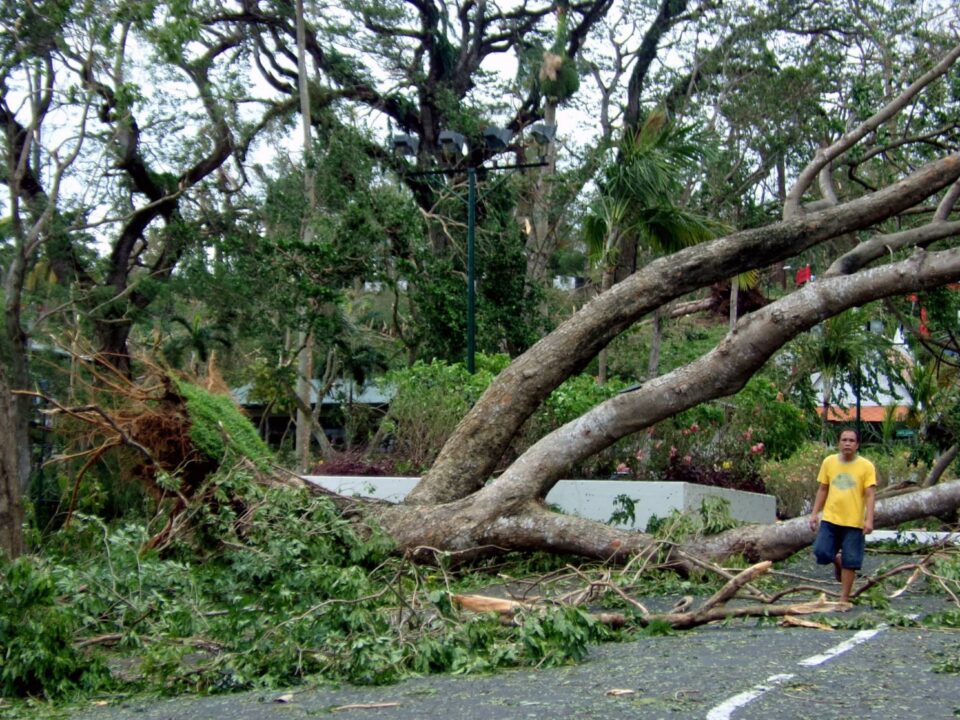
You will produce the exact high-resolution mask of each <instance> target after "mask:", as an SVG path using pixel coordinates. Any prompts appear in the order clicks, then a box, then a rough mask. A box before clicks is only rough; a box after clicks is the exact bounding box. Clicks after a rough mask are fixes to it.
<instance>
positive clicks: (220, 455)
mask: <svg viewBox="0 0 960 720" xmlns="http://www.w3.org/2000/svg"><path fill="white" fill-rule="evenodd" d="M177 392H178V393H179V394H180V395H181V396H182V397H183V398H184V400H185V401H186V405H187V412H188V413H189V414H190V422H191V425H190V440H191V441H192V442H193V444H194V446H196V448H197V449H198V450H200V451H201V452H203V453H204V454H205V455H206V456H207V457H208V458H210V459H211V460H214V461H216V462H218V463H220V464H224V463H227V464H229V463H230V462H231V461H236V460H237V459H240V458H247V459H249V460H254V461H266V460H268V459H269V458H270V457H271V451H270V449H269V448H268V447H267V445H266V443H264V442H263V440H262V439H261V438H260V435H259V434H258V433H257V429H256V428H255V427H254V426H253V425H252V424H251V423H250V421H249V420H248V419H247V418H246V417H245V416H244V415H243V413H242V412H240V409H239V408H238V407H237V405H236V404H235V403H234V402H233V399H232V398H230V397H229V396H227V395H218V394H215V393H211V392H208V391H207V390H204V389H203V388H201V387H199V386H197V385H193V384H191V383H188V382H186V381H184V380H180V381H177Z"/></svg>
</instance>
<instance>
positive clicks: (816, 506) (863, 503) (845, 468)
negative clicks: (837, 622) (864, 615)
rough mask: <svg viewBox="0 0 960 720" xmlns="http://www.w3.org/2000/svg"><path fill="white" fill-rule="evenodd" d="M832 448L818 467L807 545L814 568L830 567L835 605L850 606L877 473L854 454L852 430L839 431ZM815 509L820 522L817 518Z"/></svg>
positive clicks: (856, 439) (868, 530) (856, 441)
mask: <svg viewBox="0 0 960 720" xmlns="http://www.w3.org/2000/svg"><path fill="white" fill-rule="evenodd" d="M838 445H839V449H840V452H839V453H837V454H835V455H829V456H827V457H826V458H825V459H824V461H823V463H822V464H821V465H820V474H819V475H818V476H817V482H818V483H819V489H818V490H817V497H816V498H815V499H814V501H813V512H812V513H811V515H810V529H811V530H816V531H817V539H816V540H814V543H813V555H814V557H815V558H816V560H817V564H818V565H828V564H829V563H833V566H834V568H835V570H836V577H837V580H839V581H840V602H850V591H851V590H852V589H853V581H854V579H855V578H856V576H857V570H859V569H860V567H861V566H862V565H863V548H864V544H865V542H866V539H865V536H866V535H869V534H870V533H871V532H873V509H874V504H875V501H876V490H877V487H876V486H877V471H876V469H875V468H874V467H873V463H872V462H870V461H869V460H867V459H866V458H864V457H860V456H859V455H858V454H857V450H859V448H860V437H859V435H858V434H857V431H856V430H843V431H841V433H840V439H839V441H838ZM821 510H822V511H823V519H822V520H820V519H819V517H818V516H819V514H820V511H821ZM818 528H819V529H818Z"/></svg>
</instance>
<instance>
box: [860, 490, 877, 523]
mask: <svg viewBox="0 0 960 720" xmlns="http://www.w3.org/2000/svg"><path fill="white" fill-rule="evenodd" d="M863 502H864V505H865V506H866V512H865V513H864V518H863V534H864V535H869V534H870V533H872V532H873V508H874V505H876V504H877V487H876V485H871V486H870V487H868V488H867V489H865V490H864V491H863Z"/></svg>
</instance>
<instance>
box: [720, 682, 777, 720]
mask: <svg viewBox="0 0 960 720" xmlns="http://www.w3.org/2000/svg"><path fill="white" fill-rule="evenodd" d="M794 677H795V676H794V675H791V674H789V673H788V674H784V675H771V676H770V677H768V678H767V679H766V680H765V681H764V682H763V683H762V684H760V685H755V686H754V687H753V688H752V689H751V690H747V691H746V692H742V693H740V694H739V695H734V696H733V697H732V698H729V699H727V700H724V701H723V702H722V703H720V704H719V705H717V706H716V707H715V708H713V709H712V710H711V711H710V712H708V713H707V720H730V717H731V716H732V715H733V713H734V712H735V711H737V710H739V709H740V708H742V707H743V706H744V705H746V704H748V703H751V702H753V701H754V700H756V699H757V698H758V697H760V696H761V695H763V694H764V693H765V692H767V691H768V690H773V688H775V687H776V686H777V685H779V684H780V683H784V682H786V681H787V680H791V679H793V678H794Z"/></svg>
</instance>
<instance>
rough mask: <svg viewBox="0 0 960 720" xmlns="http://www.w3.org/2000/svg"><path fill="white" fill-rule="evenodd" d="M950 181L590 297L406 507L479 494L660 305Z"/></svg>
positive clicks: (710, 252)
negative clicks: (564, 394)
mask: <svg viewBox="0 0 960 720" xmlns="http://www.w3.org/2000/svg"><path fill="white" fill-rule="evenodd" d="M958 177H960V155H951V156H948V157H946V158H943V159H941V160H938V161H935V162H933V163H930V164H929V165H926V166H925V167H923V168H921V169H919V170H918V171H917V172H915V173H913V174H912V175H910V176H908V177H907V178H905V179H904V180H902V181H900V182H897V183H895V184H893V185H890V186H888V187H886V188H884V189H882V190H879V191H877V192H875V193H872V194H870V195H867V196H865V197H862V198H858V199H856V200H852V201H850V202H848V203H845V204H843V205H839V206H837V207H832V208H828V209H826V210H822V211H820V212H817V213H811V214H808V215H802V216H799V217H795V218H792V219H790V220H785V221H781V222H779V223H776V224H774V225H771V226H768V227H765V228H758V229H751V230H745V231H741V232H737V233H734V234H732V235H729V236H727V237H724V238H720V239H717V240H714V241H711V242H709V243H704V244H701V245H697V246H696V247H691V248H687V249H685V250H681V251H679V252H677V253H674V254H673V255H670V256H667V257H664V258H659V259H657V260H654V261H653V262H651V263H650V264H648V265H646V266H645V267H644V268H641V269H640V270H638V271H637V272H636V273H635V274H634V275H632V276H631V277H629V278H627V279H626V280H624V281H623V282H622V283H619V284H617V285H615V286H614V287H613V288H612V289H611V290H610V291H609V292H606V293H603V294H602V295H600V296H598V297H596V298H594V299H593V300H592V301H591V302H589V303H588V304H587V305H585V306H584V307H583V308H582V309H581V310H580V311H579V312H577V313H576V314H575V315H574V316H573V317H571V318H570V319H569V320H567V321H566V322H564V323H563V324H561V325H560V326H559V327H558V328H557V329H556V330H554V331H553V332H552V333H550V334H549V335H547V336H546V337H544V338H542V339H541V340H540V341H539V342H537V343H536V344H535V345H534V346H533V347H531V348H530V349H529V350H528V351H527V352H525V353H524V354H523V355H521V356H520V357H518V358H517V359H516V360H514V361H513V363H511V365H510V366H509V367H508V368H507V369H506V370H504V371H503V372H502V373H501V374H500V375H499V376H498V377H497V378H496V380H494V382H493V383H491V385H490V386H489V387H488V388H487V390H486V392H484V394H483V395H482V396H481V398H480V400H479V401H478V402H477V404H476V405H475V406H474V407H473V408H472V410H471V411H470V412H469V413H468V414H467V415H466V417H464V419H463V420H462V421H461V422H460V424H459V425H458V426H457V428H456V429H455V430H454V432H453V434H452V435H451V437H450V439H449V440H448V442H447V443H446V445H445V446H444V447H443V449H442V450H441V452H440V454H439V456H438V457H437V460H436V462H435V463H434V465H433V467H432V468H431V469H430V471H429V472H428V473H427V475H426V476H425V477H424V479H423V480H422V481H421V483H420V484H419V485H418V486H417V487H416V488H415V489H414V492H413V493H411V495H410V496H409V501H410V502H415V503H436V502H449V501H451V500H454V499H457V498H461V497H465V496H466V495H469V494H470V493H471V492H474V491H475V490H477V489H478V488H480V487H481V486H482V484H483V483H484V482H485V480H486V479H487V477H488V476H489V475H490V473H491V472H492V471H493V468H494V467H495V466H496V464H497V463H498V461H499V460H500V458H501V456H502V455H503V453H504V451H505V450H506V448H507V447H508V446H509V443H510V441H511V439H512V438H513V437H514V435H515V434H516V433H517V431H518V430H519V428H520V426H521V425H522V424H523V423H524V422H525V421H526V419H527V418H529V417H530V415H531V414H532V413H533V412H534V411H535V410H536V408H537V407H538V406H539V405H540V403H541V402H542V401H543V400H544V399H545V398H546V397H547V395H549V394H550V393H551V392H552V391H553V390H554V389H555V388H556V387H557V386H559V385H560V383H562V382H563V381H564V380H565V379H566V378H567V377H569V376H570V375H572V374H574V373H576V372H579V371H580V370H582V369H583V368H584V367H585V366H586V365H587V364H588V363H589V362H590V360H592V359H593V358H594V357H595V356H596V354H597V353H598V352H599V351H600V349H601V348H603V347H605V346H606V345H607V344H608V343H609V342H610V341H611V340H612V339H613V338H614V337H616V336H617V335H619V334H620V333H621V332H624V331H625V330H626V329H627V328H629V327H630V326H631V325H632V324H633V323H634V322H636V321H637V320H639V319H640V318H642V317H643V316H644V315H646V314H647V313H649V312H651V311H653V310H655V309H656V308H658V307H660V306H661V305H663V304H664V303H665V302H667V301H668V300H672V299H674V298H677V297H681V296H683V295H685V294H687V293H688V292H691V291H693V290H696V289H698V288H700V287H705V286H708V285H710V284H712V283H714V282H716V281H718V280H722V279H725V278H729V277H732V276H733V275H735V274H737V273H740V272H743V271H745V270H748V269H755V268H762V267H766V266H768V265H771V264H774V263H780V262H782V261H783V260H785V259H787V258H789V257H792V256H794V255H796V254H797V253H799V252H802V251H803V250H805V249H807V248H810V247H813V246H815V245H817V244H819V243H822V242H824V241H826V240H829V239H831V238H834V237H837V236H838V235H842V234H844V233H847V232H851V231H853V230H857V229H862V228H866V227H870V226H871V225H873V224H875V223H877V222H880V221H881V220H884V219H886V218H888V217H891V216H893V215H895V214H897V213H898V212H901V211H903V210H906V209H908V208H910V207H913V206H914V205H916V204H917V203H919V202H920V201H922V200H924V199H926V198H927V197H929V196H931V195H932V194H934V193H936V192H937V191H939V190H940V189H942V188H944V187H946V186H948V185H950V184H951V183H952V182H954V181H955V180H956V179H957V178H958ZM868 272H872V271H868ZM814 284H816V283H814ZM798 292H799V291H798ZM794 294H796V293H794Z"/></svg>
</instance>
